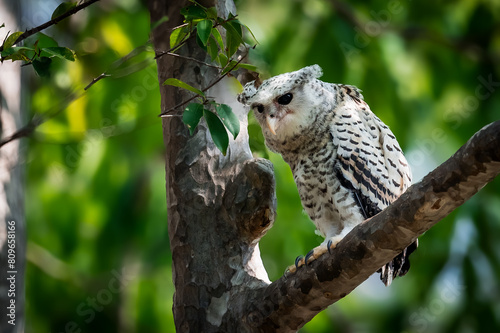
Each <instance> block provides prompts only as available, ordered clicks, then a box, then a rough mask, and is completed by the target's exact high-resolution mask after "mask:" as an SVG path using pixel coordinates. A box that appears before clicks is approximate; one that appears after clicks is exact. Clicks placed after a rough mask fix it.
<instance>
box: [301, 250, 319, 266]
mask: <svg viewBox="0 0 500 333" xmlns="http://www.w3.org/2000/svg"><path fill="white" fill-rule="evenodd" d="M311 257H313V259H316V258H314V250H311V251H309V252H308V253H307V254H306V257H305V259H304V264H305V265H308V261H309V259H311Z"/></svg>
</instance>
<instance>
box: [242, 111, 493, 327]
mask: <svg viewBox="0 0 500 333" xmlns="http://www.w3.org/2000/svg"><path fill="white" fill-rule="evenodd" d="M499 173H500V121H496V122H494V123H492V124H490V125H488V126H485V127H484V128H482V129H481V130H480V131H479V132H477V133H476V134H475V135H474V136H473V137H472V138H471V139H470V140H469V141H468V142H467V143H466V144H465V145H463V146H462V147H461V148H460V149H459V150H458V151H457V152H456V153H455V154H454V155H453V156H452V157H450V158H449V159H448V160H447V161H446V162H444V163H443V164H441V165H440V166H439V167H437V168H436V169H435V170H434V171H432V172H430V173H429V174H428V175H427V176H426V177H424V178H423V179H422V180H421V181H420V182H419V183H417V184H414V185H413V186H411V187H410V188H409V189H408V190H407V191H406V192H405V193H404V194H403V195H402V196H401V197H400V198H399V199H398V200H396V201H395V202H394V203H393V204H392V205H390V206H389V207H387V208H386V209H385V210H384V211H382V212H381V213H379V214H378V215H376V216H374V217H373V218H371V219H369V220H367V221H365V222H364V223H363V224H361V225H359V226H358V227H356V228H355V229H354V230H353V231H352V232H350V233H349V234H348V235H347V236H346V237H345V238H344V239H343V240H342V241H341V242H340V243H339V244H338V245H337V247H336V249H335V250H334V251H333V253H332V255H329V254H325V255H323V256H322V257H320V258H319V259H318V260H316V261H314V262H313V263H312V264H311V265H309V266H302V267H301V268H299V269H298V271H297V272H296V273H295V274H291V275H288V276H286V275H285V276H283V277H282V278H280V279H279V280H277V281H275V282H274V283H272V284H271V285H269V286H268V287H266V288H262V289H261V290H259V291H257V292H256V293H255V294H254V295H253V297H252V298H251V299H253V300H254V301H253V304H252V305H251V307H250V308H251V309H252V311H250V312H249V313H247V315H246V322H247V323H248V324H249V325H251V326H253V327H255V328H256V329H255V331H256V332H270V331H272V332H294V331H296V330H298V329H299V328H300V327H302V326H303V325H304V324H305V323H307V322H308V321H309V320H311V319H312V318H313V317H314V316H315V315H316V314H318V313H319V312H320V311H322V310H323V309H325V308H326V307H328V306H329V305H331V304H333V303H335V302H336V301H338V300H340V299H341V298H343V297H345V296H346V295H347V294H349V293H350V292H351V291H353V290H354V289H355V288H356V287H357V286H358V285H360V284H361V283H362V282H363V281H365V280H366V279H367V278H368V277H369V276H370V275H371V274H373V273H374V272H376V271H377V270H378V269H379V268H380V267H381V266H382V265H384V264H385V263H387V262H388V261H390V260H392V259H393V258H394V257H395V256H396V255H397V254H398V253H400V252H401V251H402V250H403V249H404V248H405V247H407V246H408V245H409V244H411V243H412V242H413V241H414V240H415V239H416V238H417V237H418V236H420V235H422V234H423V233H424V232H425V231H427V230H429V229H430V228H431V227H432V226H434V225H435V224H436V223H438V222H439V221H440V220H442V219H443V218H444V217H446V216H447V215H448V214H449V213H451V212H452V211H453V210H454V209H455V208H457V207H458V206H460V205H462V204H463V203H464V202H465V201H466V200H468V199H469V198H470V197H472V196H473V195H474V194H475V193H477V192H478V191H479V190H480V189H481V188H482V187H483V186H484V185H486V184H487V183H488V182H490V181H492V180H493V179H494V178H495V177H496V176H497V175H498V174H499ZM414 269H418V267H417V268H414Z"/></svg>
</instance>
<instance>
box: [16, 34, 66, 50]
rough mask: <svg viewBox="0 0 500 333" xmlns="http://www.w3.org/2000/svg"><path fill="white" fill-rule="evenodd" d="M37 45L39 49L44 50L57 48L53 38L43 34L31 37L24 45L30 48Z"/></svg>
mask: <svg viewBox="0 0 500 333" xmlns="http://www.w3.org/2000/svg"><path fill="white" fill-rule="evenodd" d="M35 44H36V45H37V47H39V48H40V49H43V48H46V47H57V46H59V45H58V44H57V42H56V41H55V39H54V38H52V37H49V36H47V35H46V34H44V33H41V32H39V33H37V34H34V35H33V36H30V37H28V38H27V39H26V40H25V43H24V45H25V46H29V47H32V46H34V45H35Z"/></svg>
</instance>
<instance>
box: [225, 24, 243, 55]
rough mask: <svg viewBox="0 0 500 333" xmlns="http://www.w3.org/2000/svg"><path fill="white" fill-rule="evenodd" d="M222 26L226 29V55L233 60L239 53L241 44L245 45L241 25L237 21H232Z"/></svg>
mask: <svg viewBox="0 0 500 333" xmlns="http://www.w3.org/2000/svg"><path fill="white" fill-rule="evenodd" d="M222 26H223V27H224V28H225V29H226V43H227V46H226V54H227V57H228V58H231V56H232V55H233V54H235V53H236V51H238V47H239V46H240V44H242V43H243V39H242V38H241V25H240V24H239V22H237V21H230V22H225V23H223V24H222ZM238 28H239V29H238Z"/></svg>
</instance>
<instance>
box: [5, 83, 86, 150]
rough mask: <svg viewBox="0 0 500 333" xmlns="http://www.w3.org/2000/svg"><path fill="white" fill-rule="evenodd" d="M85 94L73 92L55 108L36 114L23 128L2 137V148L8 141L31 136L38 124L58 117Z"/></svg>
mask: <svg viewBox="0 0 500 333" xmlns="http://www.w3.org/2000/svg"><path fill="white" fill-rule="evenodd" d="M83 94H84V93H76V92H72V93H71V94H69V95H68V96H67V97H66V99H65V102H64V103H62V104H60V105H59V106H58V107H56V108H55V109H54V110H52V111H49V112H46V113H44V114H35V115H34V116H33V118H32V119H31V120H30V121H29V122H28V123H27V124H26V125H25V126H23V127H22V128H20V129H19V130H17V131H16V132H14V133H13V134H12V135H10V136H8V137H6V138H4V139H2V140H1V141H0V148H1V147H3V146H4V145H6V144H7V143H9V142H11V141H14V140H16V139H20V138H23V137H27V136H30V135H31V134H33V132H34V131H35V130H36V128H37V127H38V126H40V125H41V124H43V123H44V122H46V121H47V120H49V119H52V118H54V117H56V116H57V115H59V114H60V113H61V112H63V111H64V110H65V109H66V107H67V106H68V105H69V104H70V103H71V102H73V101H75V100H77V99H78V98H80V97H82V96H83Z"/></svg>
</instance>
